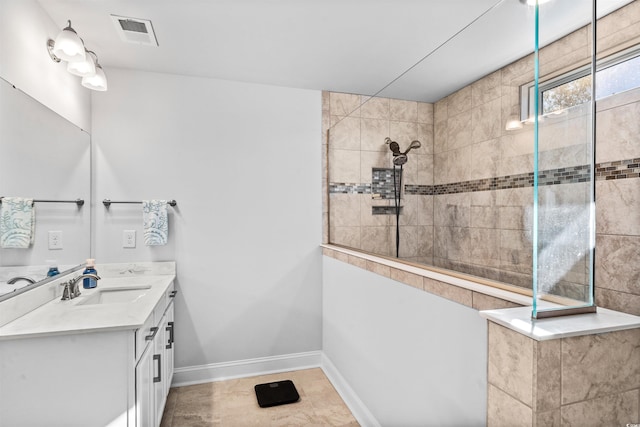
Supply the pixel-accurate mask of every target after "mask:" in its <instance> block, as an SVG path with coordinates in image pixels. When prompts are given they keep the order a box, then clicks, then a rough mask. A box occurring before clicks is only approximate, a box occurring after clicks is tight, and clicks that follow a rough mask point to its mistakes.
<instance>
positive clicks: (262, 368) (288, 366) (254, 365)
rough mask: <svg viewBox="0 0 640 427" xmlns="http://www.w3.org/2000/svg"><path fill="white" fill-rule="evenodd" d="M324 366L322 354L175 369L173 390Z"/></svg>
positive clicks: (289, 355)
mask: <svg viewBox="0 0 640 427" xmlns="http://www.w3.org/2000/svg"><path fill="white" fill-rule="evenodd" d="M321 362H322V352H321V351H309V352H306V353H294V354H286V355H282V356H272V357H259V358H256V359H245V360H236V361H233V362H223V363H211V364H209V365H201V366H189V367H186V368H176V369H175V371H174V373H173V381H172V383H171V386H172V387H180V386H185V385H192V384H202V383H208V382H212V381H223V380H228V379H232V378H245V377H253V376H256V375H266V374H276V373H278V372H287V371H297V370H300V369H309V368H319V367H320V366H321V365H320V364H321Z"/></svg>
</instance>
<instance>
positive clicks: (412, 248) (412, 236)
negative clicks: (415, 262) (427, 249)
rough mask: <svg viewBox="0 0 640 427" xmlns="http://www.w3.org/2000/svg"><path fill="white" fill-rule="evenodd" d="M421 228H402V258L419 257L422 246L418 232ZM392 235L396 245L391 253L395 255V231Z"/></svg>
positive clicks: (408, 226) (409, 226) (404, 226)
mask: <svg viewBox="0 0 640 427" xmlns="http://www.w3.org/2000/svg"><path fill="white" fill-rule="evenodd" d="M420 228H421V227H418V226H415V225H402V226H400V257H402V258H405V257H416V256H418V247H419V246H420V242H418V230H419V229H420ZM391 229H395V227H391ZM391 234H392V242H393V245H394V246H393V249H392V251H391V253H392V255H395V241H396V240H395V231H393V232H392V233H391Z"/></svg>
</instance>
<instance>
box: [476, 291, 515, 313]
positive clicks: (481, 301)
mask: <svg viewBox="0 0 640 427" xmlns="http://www.w3.org/2000/svg"><path fill="white" fill-rule="evenodd" d="M513 307H520V305H519V304H516V303H514V302H511V301H506V300H503V299H500V298H495V297H492V296H490V295H485V294H482V293H479V292H474V293H473V308H475V309H476V310H478V311H482V310H498V309H501V308H513Z"/></svg>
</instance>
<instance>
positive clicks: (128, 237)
mask: <svg viewBox="0 0 640 427" xmlns="http://www.w3.org/2000/svg"><path fill="white" fill-rule="evenodd" d="M122 247H123V248H135V247H136V230H124V231H123V232H122Z"/></svg>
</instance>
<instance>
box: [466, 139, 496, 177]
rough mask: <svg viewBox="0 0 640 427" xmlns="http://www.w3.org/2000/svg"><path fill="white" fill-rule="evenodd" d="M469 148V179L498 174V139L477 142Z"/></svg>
mask: <svg viewBox="0 0 640 427" xmlns="http://www.w3.org/2000/svg"><path fill="white" fill-rule="evenodd" d="M469 148H470V150H471V162H470V163H471V164H470V171H469V179H470V180H476V179H482V178H493V177H496V176H499V170H500V158H501V153H500V141H499V140H498V139H490V140H488V141H483V142H479V143H477V144H473V145H472V146H471V147H469Z"/></svg>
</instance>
